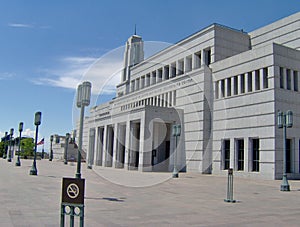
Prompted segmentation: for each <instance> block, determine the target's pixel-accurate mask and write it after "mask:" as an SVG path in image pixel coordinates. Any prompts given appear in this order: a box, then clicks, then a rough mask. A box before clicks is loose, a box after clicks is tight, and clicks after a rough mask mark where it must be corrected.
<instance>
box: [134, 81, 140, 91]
mask: <svg viewBox="0 0 300 227" xmlns="http://www.w3.org/2000/svg"><path fill="white" fill-rule="evenodd" d="M139 89H140V79H136V80H135V90H139Z"/></svg>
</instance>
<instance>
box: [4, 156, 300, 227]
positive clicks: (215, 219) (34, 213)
mask: <svg viewBox="0 0 300 227" xmlns="http://www.w3.org/2000/svg"><path fill="white" fill-rule="evenodd" d="M14 162H15V160H13V162H12V163H8V162H7V161H6V160H3V159H0V207H1V212H0V226H5V227H6V226H8V227H10V226H20V227H21V226H22V227H23V226H37V227H41V226H49V227H50V226H59V221H60V202H61V181H62V177H74V176H75V172H76V163H75V164H73V165H71V164H68V165H64V164H63V163H62V162H58V161H53V162H49V161H48V160H38V161H37V168H38V176H30V175H29V171H30V168H31V164H32V160H21V162H22V166H21V167H16V166H15V165H14ZM170 177H171V173H140V172H136V171H124V170H119V169H112V168H102V167H97V168H93V169H92V170H89V169H87V168H86V165H85V164H83V165H82V178H85V179H86V193H85V226H87V227H89V226H92V227H94V226H95V227H98V226H154V225H155V226H299V225H300V209H299V208H300V181H289V183H290V186H291V191H290V192H281V191H280V190H279V189H280V184H281V182H280V181H267V180H265V181H264V180H249V179H241V178H236V177H235V178H234V192H235V193H234V198H235V199H236V200H237V203H235V204H232V203H225V202H224V199H225V198H226V187H227V178H226V177H219V176H211V175H201V174H196V173H184V174H183V173H181V174H180V176H179V178H178V179H172V178H170ZM66 219H67V220H69V217H66ZM75 222H76V224H77V223H78V220H77V219H75ZM66 226H68V225H66Z"/></svg>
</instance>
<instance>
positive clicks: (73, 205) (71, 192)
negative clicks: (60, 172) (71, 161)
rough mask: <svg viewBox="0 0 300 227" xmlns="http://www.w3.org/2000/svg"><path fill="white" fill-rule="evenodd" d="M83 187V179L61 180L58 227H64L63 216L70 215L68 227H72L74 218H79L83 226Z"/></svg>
mask: <svg viewBox="0 0 300 227" xmlns="http://www.w3.org/2000/svg"><path fill="white" fill-rule="evenodd" d="M84 186H85V179H78V178H63V181H62V197H61V198H62V199H61V211H60V227H64V226H65V215H70V227H74V217H75V216H78V217H79V218H80V224H79V226H80V227H83V226H84Z"/></svg>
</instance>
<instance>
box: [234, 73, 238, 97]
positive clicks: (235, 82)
mask: <svg viewBox="0 0 300 227" xmlns="http://www.w3.org/2000/svg"><path fill="white" fill-rule="evenodd" d="M233 94H234V95H237V94H238V77H237V76H234V77H233Z"/></svg>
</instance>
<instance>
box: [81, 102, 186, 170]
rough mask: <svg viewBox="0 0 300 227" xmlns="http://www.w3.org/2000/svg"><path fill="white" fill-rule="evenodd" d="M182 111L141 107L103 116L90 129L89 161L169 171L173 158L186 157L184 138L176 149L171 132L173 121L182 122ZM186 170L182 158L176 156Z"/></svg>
mask: <svg viewBox="0 0 300 227" xmlns="http://www.w3.org/2000/svg"><path fill="white" fill-rule="evenodd" d="M182 116H183V112H182V110H179V109H175V108H168V107H155V106H143V107H141V108H139V109H135V110H134V111H132V112H131V113H128V112H127V113H124V116H122V115H121V116H118V117H116V118H112V117H109V118H108V117H106V119H102V120H99V121H96V122H99V123H97V124H95V127H94V128H92V130H90V131H89V133H90V135H89V139H90V141H89V148H88V152H89V155H88V156H87V157H88V160H87V161H88V163H89V165H91V166H92V165H99V166H105V167H113V168H124V169H127V170H139V171H172V169H173V167H174V163H173V158H170V157H171V156H172V155H174V154H175V150H177V156H178V157H185V154H184V150H185V149H184V142H183V141H184V138H183V137H181V138H179V141H178V145H177V149H175V140H174V138H173V136H172V135H171V128H172V125H173V124H182V125H183V118H182ZM95 138H97V139H95ZM177 160H178V163H177V168H178V169H185V165H186V164H185V158H180V159H177Z"/></svg>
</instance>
